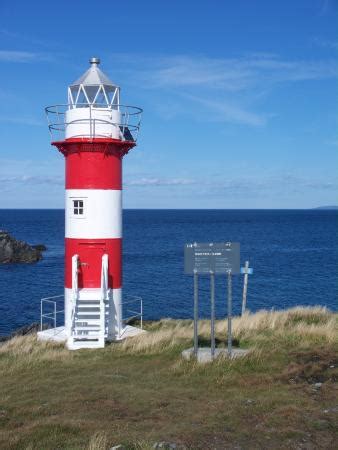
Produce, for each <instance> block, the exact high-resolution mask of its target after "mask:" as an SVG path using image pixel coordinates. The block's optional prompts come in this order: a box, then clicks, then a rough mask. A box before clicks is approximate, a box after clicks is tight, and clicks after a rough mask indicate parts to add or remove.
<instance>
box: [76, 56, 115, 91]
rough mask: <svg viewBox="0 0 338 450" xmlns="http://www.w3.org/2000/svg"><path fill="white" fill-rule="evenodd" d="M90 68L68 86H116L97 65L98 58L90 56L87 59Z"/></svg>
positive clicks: (98, 62)
mask: <svg viewBox="0 0 338 450" xmlns="http://www.w3.org/2000/svg"><path fill="white" fill-rule="evenodd" d="M89 63H90V65H91V66H90V68H89V69H88V70H87V71H86V72H85V73H84V74H83V75H82V76H81V77H80V78H78V79H77V80H76V81H74V83H72V84H71V85H70V86H71V87H72V86H79V85H80V84H82V85H84V86H99V85H101V84H102V85H104V86H112V87H118V86H117V85H116V84H115V83H113V82H112V81H111V80H110V79H109V78H108V77H107V75H105V74H104V73H103V72H102V70H100V69H99V68H98V65H99V64H100V60H99V58H91V59H90V60H89Z"/></svg>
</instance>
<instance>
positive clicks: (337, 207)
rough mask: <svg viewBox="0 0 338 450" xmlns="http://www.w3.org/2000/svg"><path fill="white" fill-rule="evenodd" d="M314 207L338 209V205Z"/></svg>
mask: <svg viewBox="0 0 338 450" xmlns="http://www.w3.org/2000/svg"><path fill="white" fill-rule="evenodd" d="M312 209H338V206H332V205H329V206H317V208H312Z"/></svg>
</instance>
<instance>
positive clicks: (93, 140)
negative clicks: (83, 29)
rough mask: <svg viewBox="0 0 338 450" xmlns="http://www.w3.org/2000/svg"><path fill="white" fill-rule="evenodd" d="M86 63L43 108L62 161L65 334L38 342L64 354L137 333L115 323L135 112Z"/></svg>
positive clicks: (94, 62) (44, 335) (45, 334)
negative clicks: (60, 344)
mask: <svg viewBox="0 0 338 450" xmlns="http://www.w3.org/2000/svg"><path fill="white" fill-rule="evenodd" d="M99 63H100V60H99V59H98V58H92V59H90V67H89V69H88V70H87V71H86V72H85V73H84V74H83V75H82V76H81V77H80V78H79V79H78V80H76V81H75V82H74V83H73V84H71V85H70V86H69V88H68V103H67V104H65V105H55V106H50V107H47V108H46V113H47V117H48V121H49V130H50V132H51V136H52V145H53V146H55V147H56V148H57V149H58V150H59V151H60V152H61V153H62V154H63V155H64V157H65V190H66V196H65V292H64V316H65V324H64V327H57V328H55V329H54V331H53V333H50V332H49V330H46V331H43V330H42V331H40V332H39V334H38V336H39V338H40V339H54V340H64V341H66V343H67V347H68V348H69V349H78V348H91V347H94V348H99V347H104V345H105V341H106V340H119V339H122V337H126V336H127V335H128V334H129V335H130V334H136V333H138V332H139V330H138V329H137V328H133V327H128V330H126V329H125V328H124V327H123V322H122V158H123V156H124V155H125V154H127V153H128V152H129V150H130V149H132V148H133V147H134V146H135V145H136V140H137V134H138V131H139V127H140V117H141V113H142V110H141V109H140V108H137V107H133V106H123V105H121V104H120V88H119V87H118V86H117V85H115V84H114V83H113V82H111V81H110V79H109V78H108V77H107V76H106V75H105V74H104V73H103V72H102V71H101V70H100V69H99V67H98V66H99Z"/></svg>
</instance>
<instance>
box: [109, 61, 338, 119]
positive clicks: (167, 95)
mask: <svg viewBox="0 0 338 450" xmlns="http://www.w3.org/2000/svg"><path fill="white" fill-rule="evenodd" d="M114 60H115V63H114V65H115V67H116V65H118V64H117V61H118V60H119V61H120V63H121V66H122V67H126V66H127V67H128V70H127V71H124V72H123V74H122V75H121V76H123V78H124V79H125V80H126V81H128V80H129V83H130V84H132V85H133V86H135V85H137V86H142V88H143V89H147V90H152V91H153V92H158V93H159V94H160V95H159V99H158V101H157V103H158V104H156V96H152V101H153V107H154V108H155V109H156V111H157V112H158V113H159V114H160V115H162V117H164V118H165V119H167V120H171V119H172V118H174V117H176V116H181V115H190V116H193V117H194V118H195V119H196V120H199V119H198V118H200V117H201V114H200V112H201V111H198V105H197V104H200V105H201V107H203V108H207V110H208V112H209V114H208V120H209V121H215V122H219V121H223V122H227V123H235V124H243V125H248V126H253V127H257V126H264V125H265V124H266V123H267V121H268V118H270V117H272V116H274V115H275V113H274V112H273V111H272V112H264V111H257V110H256V111H255V105H256V104H257V102H258V101H259V102H260V103H261V101H262V98H265V97H266V96H267V95H268V94H269V92H270V91H272V90H273V89H275V88H276V87H278V86H279V85H281V84H283V83H284V84H286V83H289V84H290V83H299V82H302V81H318V80H324V79H333V78H336V77H337V76H338V65H337V62H336V61H335V60H333V59H323V60H305V59H303V60H300V59H298V60H297V59H283V58H280V57H279V56H278V55H274V54H269V53H251V54H247V55H244V56H241V57H237V58H210V57H205V56H203V55H202V56H198V55H197V56H187V55H176V56H152V57H151V56H144V55H143V56H142V55H130V54H129V55H123V54H122V55H121V54H120V55H119V54H117V55H114ZM126 62H128V64H125V63H126ZM154 99H155V100H154ZM187 101H191V102H193V103H194V105H190V106H189V107H187Z"/></svg>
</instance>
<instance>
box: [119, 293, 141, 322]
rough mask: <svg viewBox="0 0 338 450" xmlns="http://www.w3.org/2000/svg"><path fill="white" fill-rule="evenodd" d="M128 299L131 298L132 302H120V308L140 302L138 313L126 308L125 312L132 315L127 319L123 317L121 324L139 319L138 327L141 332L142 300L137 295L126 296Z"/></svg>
mask: <svg viewBox="0 0 338 450" xmlns="http://www.w3.org/2000/svg"><path fill="white" fill-rule="evenodd" d="M128 297H129V298H132V300H129V301H127V302H124V301H122V307H123V306H124V305H128V304H131V303H135V302H140V311H134V310H133V309H130V308H127V309H126V312H129V313H132V314H133V315H132V316H128V317H123V318H122V322H125V321H127V320H130V319H134V318H136V317H139V318H140V327H141V330H143V299H142V297H139V296H137V295H132V296H128ZM128 297H127V298H128Z"/></svg>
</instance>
